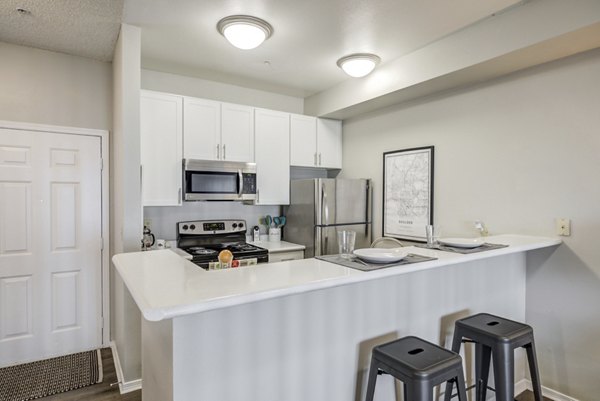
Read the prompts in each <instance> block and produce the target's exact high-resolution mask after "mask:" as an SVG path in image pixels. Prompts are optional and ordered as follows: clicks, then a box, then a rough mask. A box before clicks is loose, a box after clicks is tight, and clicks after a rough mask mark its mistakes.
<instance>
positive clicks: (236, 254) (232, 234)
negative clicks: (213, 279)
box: [177, 220, 269, 270]
mask: <svg viewBox="0 0 600 401" xmlns="http://www.w3.org/2000/svg"><path fill="white" fill-rule="evenodd" d="M177 247H178V248H180V249H182V250H183V251H185V252H187V253H188V254H190V255H191V256H192V262H194V263H195V264H197V265H198V266H200V267H202V268H204V269H206V270H216V269H221V268H226V267H239V266H247V265H253V264H258V263H268V262H269V251H268V250H266V249H263V248H260V247H258V246H255V245H251V244H248V243H247V242H246V222H245V221H244V220H198V221H182V222H179V223H177ZM222 251H229V252H231V254H232V256H233V260H227V261H226V263H223V261H224V258H223V255H224V254H227V255H229V254H228V253H227V252H225V253H224V254H222V255H221V260H219V254H221V252H222ZM227 259H229V258H227Z"/></svg>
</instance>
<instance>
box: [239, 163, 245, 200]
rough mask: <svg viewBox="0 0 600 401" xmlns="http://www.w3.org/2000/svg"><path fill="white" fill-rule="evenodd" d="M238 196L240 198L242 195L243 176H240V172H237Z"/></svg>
mask: <svg viewBox="0 0 600 401" xmlns="http://www.w3.org/2000/svg"><path fill="white" fill-rule="evenodd" d="M238 180H239V182H238V184H239V185H238V188H239V190H238V196H239V197H240V198H241V197H242V194H243V193H244V175H243V174H242V170H238Z"/></svg>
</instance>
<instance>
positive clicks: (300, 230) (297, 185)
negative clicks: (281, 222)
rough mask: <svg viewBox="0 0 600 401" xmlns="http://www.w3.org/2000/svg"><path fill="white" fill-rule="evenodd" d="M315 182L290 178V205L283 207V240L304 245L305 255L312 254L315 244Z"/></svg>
mask: <svg viewBox="0 0 600 401" xmlns="http://www.w3.org/2000/svg"><path fill="white" fill-rule="evenodd" d="M315 183H316V181H315V180H292V182H291V185H290V205H289V206H287V207H285V208H284V213H285V216H286V218H287V222H286V225H285V228H284V237H285V240H286V241H289V242H293V243H295V244H300V245H304V246H305V247H306V255H307V257H310V256H308V255H310V254H311V253H312V254H314V246H315V221H316V216H315V211H316V209H315V198H316V196H315V188H316V184H315Z"/></svg>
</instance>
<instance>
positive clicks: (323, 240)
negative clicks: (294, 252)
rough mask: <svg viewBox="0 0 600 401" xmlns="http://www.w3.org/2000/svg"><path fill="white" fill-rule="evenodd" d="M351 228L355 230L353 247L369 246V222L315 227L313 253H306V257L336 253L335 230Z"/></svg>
mask: <svg viewBox="0 0 600 401" xmlns="http://www.w3.org/2000/svg"><path fill="white" fill-rule="evenodd" d="M342 230H352V231H354V232H356V242H355V244H354V249H360V248H368V247H370V246H371V235H372V233H371V231H372V228H371V223H367V224H353V225H347V226H329V227H316V235H315V250H314V255H306V254H305V255H306V257H307V258H309V257H313V256H321V255H337V254H338V253H339V249H338V242H337V232H338V231H342Z"/></svg>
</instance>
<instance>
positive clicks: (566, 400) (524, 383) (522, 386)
mask: <svg viewBox="0 0 600 401" xmlns="http://www.w3.org/2000/svg"><path fill="white" fill-rule="evenodd" d="M517 389H519V391H517ZM525 390H533V386H532V385H531V380H529V379H523V380H521V381H519V382H517V383H515V394H520V393H522V392H523V391H525ZM542 395H543V396H544V397H548V398H550V399H551V400H553V401H579V400H578V399H577V398H573V397H569V396H568V395H565V394H563V393H559V392H558V391H556V390H552V389H551V388H548V387H545V386H542Z"/></svg>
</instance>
